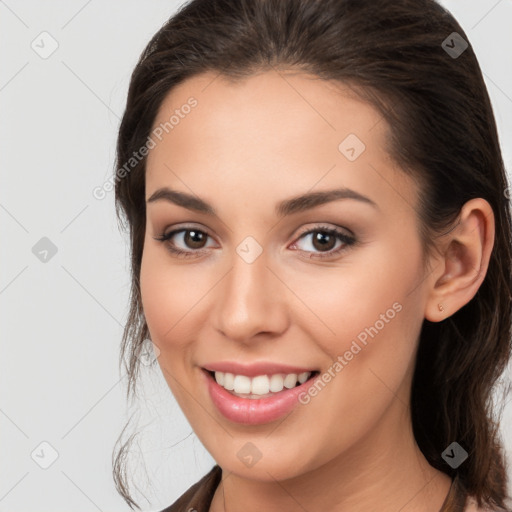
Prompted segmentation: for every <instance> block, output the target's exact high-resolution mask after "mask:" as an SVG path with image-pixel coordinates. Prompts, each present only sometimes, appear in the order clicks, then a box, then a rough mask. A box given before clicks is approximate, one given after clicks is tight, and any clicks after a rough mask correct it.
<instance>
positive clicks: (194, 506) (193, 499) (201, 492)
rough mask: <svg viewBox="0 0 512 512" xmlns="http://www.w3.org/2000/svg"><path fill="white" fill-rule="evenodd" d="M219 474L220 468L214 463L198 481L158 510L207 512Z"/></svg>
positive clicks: (220, 472) (167, 511)
mask: <svg viewBox="0 0 512 512" xmlns="http://www.w3.org/2000/svg"><path fill="white" fill-rule="evenodd" d="M221 476H222V469H221V468H220V466H219V465H218V464H216V465H215V466H213V468H212V469H211V470H210V471H209V472H208V473H207V474H206V475H204V476H203V477H202V478H201V479H200V480H199V481H197V482H196V483H195V484H193V485H191V486H190V487H189V488H188V489H187V490H186V491H185V492H184V493H183V494H182V495H181V496H180V497H179V498H178V499H177V500H176V501H175V502H174V503H173V504H172V505H170V506H169V507H167V508H166V509H164V510H162V511H160V512H192V511H194V512H208V509H209V508H210V504H211V501H212V498H213V495H214V494H215V489H216V488H217V486H218V484H219V482H220V480H221Z"/></svg>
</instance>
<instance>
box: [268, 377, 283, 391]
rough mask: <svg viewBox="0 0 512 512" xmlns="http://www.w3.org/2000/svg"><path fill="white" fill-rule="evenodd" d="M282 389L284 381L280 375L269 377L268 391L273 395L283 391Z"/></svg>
mask: <svg viewBox="0 0 512 512" xmlns="http://www.w3.org/2000/svg"><path fill="white" fill-rule="evenodd" d="M283 388H284V379H283V377H282V375H279V374H277V375H272V377H270V391H272V392H273V393H278V392H279V391H283Z"/></svg>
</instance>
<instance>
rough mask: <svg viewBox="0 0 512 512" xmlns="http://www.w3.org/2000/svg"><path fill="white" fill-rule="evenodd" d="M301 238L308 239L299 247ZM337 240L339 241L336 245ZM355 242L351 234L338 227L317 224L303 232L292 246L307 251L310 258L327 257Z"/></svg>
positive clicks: (344, 249)
mask: <svg viewBox="0 0 512 512" xmlns="http://www.w3.org/2000/svg"><path fill="white" fill-rule="evenodd" d="M303 240H305V241H308V240H309V243H305V244H304V245H303V246H302V247H300V245H299V244H300V243H302V241H303ZM337 242H340V243H339V245H338V246H337V247H336V245H337ZM356 242H357V241H356V239H355V238H354V237H353V236H349V235H346V234H345V233H344V232H342V231H340V230H338V229H334V228H330V227H323V226H319V227H317V228H315V229H311V230H309V231H307V232H305V233H303V234H302V235H301V236H300V237H299V239H298V240H297V242H295V243H294V244H293V246H297V247H298V248H299V249H300V250H301V252H305V253H309V255H310V258H329V257H335V256H337V255H338V254H339V253H341V252H343V251H346V250H348V249H349V248H350V246H353V245H355V244H356ZM308 246H309V247H308Z"/></svg>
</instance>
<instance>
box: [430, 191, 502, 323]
mask: <svg viewBox="0 0 512 512" xmlns="http://www.w3.org/2000/svg"><path fill="white" fill-rule="evenodd" d="M494 229H495V227H494V214H493V211H492V208H491V206H490V204H489V203H488V202H487V201H486V200H485V199H482V198H475V199H471V200H470V201H468V202H467V203H466V204H465V205H464V206H463V207H462V209H461V212H460V215H459V218H458V223H457V225H456V226H455V228H454V229H452V230H450V231H449V232H448V233H447V234H446V235H443V236H442V242H441V243H442V244H443V247H445V249H444V251H443V255H444V256H443V257H442V259H441V260H439V261H438V262H437V263H436V270H437V272H436V271H434V272H432V274H431V278H430V279H429V280H428V285H429V286H430V287H431V288H430V290H429V294H428V299H427V303H426V304H425V318H426V319H427V320H429V321H431V322H440V321H442V320H445V319H446V318H448V317H449V316H450V315H452V314H453V313H455V312H456V311H458V310H459V309H460V308H462V307H463V306H465V305H466V304H467V303H468V302H469V301H470V300H471V299H472V298H473V297H474V296H475V294H476V293H477V291H478V289H479V287H480V285H481V284H482V282H483V280H484V278H485V275H486V273H487V269H488V266H489V260H490V256H491V252H492V248H493V245H494Z"/></svg>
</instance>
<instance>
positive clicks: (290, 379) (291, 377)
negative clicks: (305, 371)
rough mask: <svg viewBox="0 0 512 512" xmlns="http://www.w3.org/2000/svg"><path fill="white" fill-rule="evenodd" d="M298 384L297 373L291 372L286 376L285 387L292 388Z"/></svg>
mask: <svg viewBox="0 0 512 512" xmlns="http://www.w3.org/2000/svg"><path fill="white" fill-rule="evenodd" d="M295 384H297V374H296V373H290V374H288V375H287V376H286V377H285V378H284V387H285V388H288V389H292V388H294V387H295Z"/></svg>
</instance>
